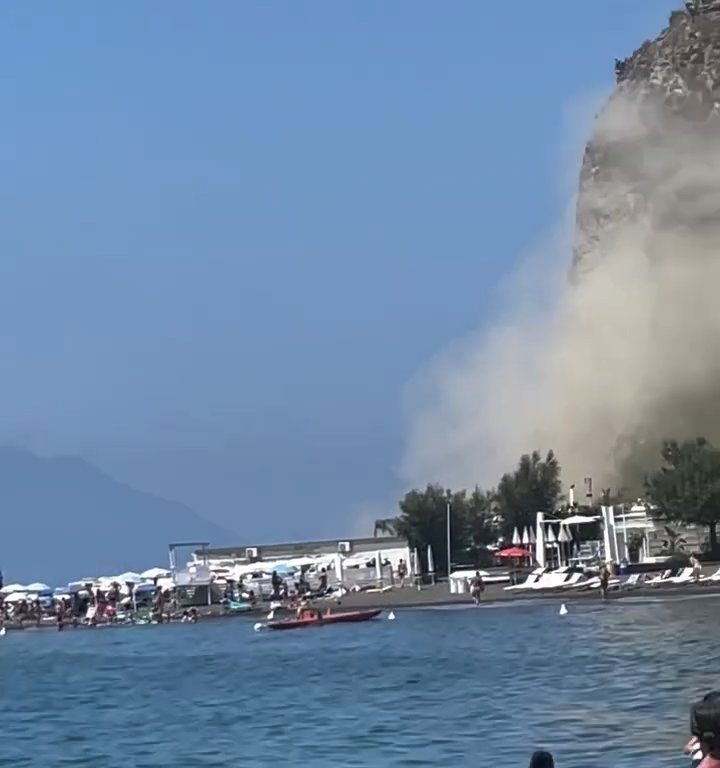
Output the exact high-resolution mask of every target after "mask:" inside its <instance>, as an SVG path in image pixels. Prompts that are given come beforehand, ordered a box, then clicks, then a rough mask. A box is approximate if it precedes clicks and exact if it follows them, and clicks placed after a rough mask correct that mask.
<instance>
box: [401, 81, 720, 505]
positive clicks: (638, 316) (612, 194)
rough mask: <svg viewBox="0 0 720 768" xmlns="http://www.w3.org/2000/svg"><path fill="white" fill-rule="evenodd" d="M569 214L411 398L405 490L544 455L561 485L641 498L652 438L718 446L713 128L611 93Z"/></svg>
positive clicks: (473, 478)
mask: <svg viewBox="0 0 720 768" xmlns="http://www.w3.org/2000/svg"><path fill="white" fill-rule="evenodd" d="M575 202H576V215H575V216H574V217H572V216H568V218H567V220H566V221H563V222H561V223H560V224H559V225H558V227H557V233H556V234H555V235H554V236H553V237H551V238H550V239H549V241H548V242H547V243H544V244H542V245H541V246H540V247H538V248H536V249H535V251H534V252H533V253H531V254H530V256H529V257H528V258H525V259H523V260H522V261H521V263H520V264H519V266H518V268H517V270H516V272H515V274H514V275H513V276H512V278H511V280H510V281H509V284H508V285H507V286H506V287H505V288H504V289H503V292H502V294H501V295H502V297H503V301H502V302H501V303H502V307H503V308H502V310H501V312H500V313H499V315H498V319H497V320H496V322H494V323H492V324H491V325H490V327H487V328H485V329H484V330H483V331H482V332H481V333H478V334H477V335H476V336H474V337H473V338H471V339H466V340H463V341H461V342H459V343H458V344H456V345H455V346H454V347H453V348H452V349H451V350H448V351H446V352H445V353H443V354H442V355H440V356H439V357H438V358H437V359H435V360H433V361H432V362H431V363H430V364H429V365H428V366H427V368H426V369H425V370H424V371H422V373H421V374H420V375H419V377H418V380H417V381H415V382H414V383H413V384H412V385H411V387H410V397H409V408H408V416H409V421H410V434H409V443H408V450H407V453H406V456H405V461H404V464H403V467H402V474H403V480H404V481H406V482H408V483H411V484H413V485H418V484H424V483H426V482H430V481H438V482H442V483H446V484H448V485H450V486H452V487H467V486H472V485H474V484H476V483H479V484H480V485H482V486H485V487H492V486H494V485H495V484H496V483H497V481H498V479H499V477H500V476H501V474H502V473H503V472H506V471H508V470H511V469H512V468H513V467H514V466H515V464H516V462H517V460H518V458H519V456H520V455H521V454H522V453H527V452H529V451H531V450H533V449H539V450H542V451H545V450H547V449H549V448H552V449H553V450H554V451H555V452H556V454H557V455H558V458H559V460H560V463H561V465H562V467H563V480H564V482H565V484H569V483H573V482H576V483H582V480H583V478H584V477H587V476H591V477H593V480H594V485H595V487H596V488H598V489H599V488H600V487H611V488H613V489H615V490H619V489H621V488H622V489H624V490H625V493H631V492H632V493H638V492H640V490H641V488H642V483H643V479H644V475H645V473H646V472H647V471H649V470H652V469H653V468H654V466H656V465H657V462H658V447H659V443H660V441H661V440H663V439H665V438H670V437H672V438H678V439H682V438H685V437H695V436H697V435H704V436H706V437H707V438H708V439H710V440H711V441H715V442H718V443H720V407H719V406H720V118H717V117H711V118H710V119H709V120H707V121H705V122H702V123H691V122H688V121H687V120H685V119H683V118H681V117H678V116H675V115H673V114H671V113H669V112H668V110H667V109H666V108H665V107H663V106H662V105H659V104H658V103H656V102H654V101H653V100H652V99H651V98H648V97H647V95H644V96H643V95H636V96H631V95H627V94H621V93H616V94H615V95H614V96H613V97H612V98H611V99H610V100H609V102H608V104H607V105H606V106H605V108H604V109H603V110H602V112H601V114H600V116H599V117H598V118H597V120H596V122H595V124H594V126H593V132H592V138H591V140H590V142H589V144H588V146H587V148H586V152H585V157H584V160H583V167H582V173H581V179H580V185H579V191H578V194H577V198H576V201H575ZM573 246H574V248H575V256H574V258H571V252H572V249H573Z"/></svg>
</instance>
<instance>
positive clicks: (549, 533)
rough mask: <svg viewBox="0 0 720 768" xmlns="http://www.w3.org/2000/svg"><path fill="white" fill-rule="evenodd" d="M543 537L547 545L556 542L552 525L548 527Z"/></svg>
mask: <svg viewBox="0 0 720 768" xmlns="http://www.w3.org/2000/svg"><path fill="white" fill-rule="evenodd" d="M545 536H546V541H547V543H548V544H554V543H555V542H556V541H557V538H556V537H555V531H554V530H553V527H552V525H548V527H547V531H546V534H545Z"/></svg>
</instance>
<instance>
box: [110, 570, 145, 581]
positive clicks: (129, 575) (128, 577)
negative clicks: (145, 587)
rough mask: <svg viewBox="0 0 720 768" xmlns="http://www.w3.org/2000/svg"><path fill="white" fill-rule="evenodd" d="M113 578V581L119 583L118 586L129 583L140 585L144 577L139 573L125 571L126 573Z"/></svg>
mask: <svg viewBox="0 0 720 768" xmlns="http://www.w3.org/2000/svg"><path fill="white" fill-rule="evenodd" d="M111 578H112V580H113V581H117V583H118V584H127V583H128V582H131V583H132V584H139V583H140V582H141V581H142V576H141V575H140V574H139V573H135V571H125V573H121V574H120V575H119V576H113V577H111Z"/></svg>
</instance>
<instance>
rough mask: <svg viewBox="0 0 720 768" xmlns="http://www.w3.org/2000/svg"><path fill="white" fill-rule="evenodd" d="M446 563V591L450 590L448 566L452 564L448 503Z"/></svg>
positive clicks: (448, 507)
mask: <svg viewBox="0 0 720 768" xmlns="http://www.w3.org/2000/svg"><path fill="white" fill-rule="evenodd" d="M447 562H448V589H449V588H450V571H451V568H450V564H451V563H452V545H451V543H450V501H448V503H447Z"/></svg>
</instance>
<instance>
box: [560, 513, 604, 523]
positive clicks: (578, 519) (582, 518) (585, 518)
mask: <svg viewBox="0 0 720 768" xmlns="http://www.w3.org/2000/svg"><path fill="white" fill-rule="evenodd" d="M599 519H600V518H599V517H592V516H590V515H571V516H570V517H566V518H565V519H564V520H563V523H564V524H565V525H584V524H586V523H594V522H595V521H597V520H599Z"/></svg>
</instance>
